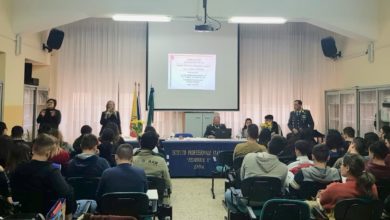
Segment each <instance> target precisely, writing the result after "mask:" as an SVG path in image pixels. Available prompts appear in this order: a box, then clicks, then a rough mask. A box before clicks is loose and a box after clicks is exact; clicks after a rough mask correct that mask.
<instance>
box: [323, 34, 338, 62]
mask: <svg viewBox="0 0 390 220" xmlns="http://www.w3.org/2000/svg"><path fill="white" fill-rule="evenodd" d="M321 47H322V52H323V53H324V56H326V57H329V58H331V59H334V60H337V58H339V57H341V51H337V47H336V41H335V39H334V38H333V37H326V38H323V39H321Z"/></svg>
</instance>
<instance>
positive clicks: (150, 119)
mask: <svg viewBox="0 0 390 220" xmlns="http://www.w3.org/2000/svg"><path fill="white" fill-rule="evenodd" d="M148 106H149V111H148V122H147V126H151V125H152V123H153V120H154V88H153V87H151V88H150V93H149V99H148Z"/></svg>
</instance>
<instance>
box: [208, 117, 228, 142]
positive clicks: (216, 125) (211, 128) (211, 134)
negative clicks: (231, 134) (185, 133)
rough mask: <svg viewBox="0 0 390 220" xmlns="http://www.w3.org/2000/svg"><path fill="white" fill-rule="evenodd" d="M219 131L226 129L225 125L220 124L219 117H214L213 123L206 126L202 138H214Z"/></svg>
mask: <svg viewBox="0 0 390 220" xmlns="http://www.w3.org/2000/svg"><path fill="white" fill-rule="evenodd" d="M219 129H226V126H225V124H221V117H219V115H215V116H214V118H213V123H212V124H210V125H208V126H207V128H206V132H205V133H204V137H207V138H215V133H216V131H217V130H219Z"/></svg>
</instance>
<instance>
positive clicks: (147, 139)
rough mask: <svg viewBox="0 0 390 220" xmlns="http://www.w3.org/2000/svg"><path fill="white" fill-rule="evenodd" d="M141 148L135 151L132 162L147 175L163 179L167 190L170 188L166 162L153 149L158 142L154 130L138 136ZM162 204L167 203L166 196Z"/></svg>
mask: <svg viewBox="0 0 390 220" xmlns="http://www.w3.org/2000/svg"><path fill="white" fill-rule="evenodd" d="M139 142H140V145H141V149H140V150H139V151H138V152H137V153H135V156H134V161H133V164H134V166H135V167H140V168H142V169H144V170H145V173H146V175H147V176H153V177H159V178H162V179H164V180H165V184H166V188H167V189H168V192H170V190H171V187H172V185H171V177H170V175H169V170H168V166H167V163H166V162H165V160H164V158H162V157H161V156H160V155H159V154H158V153H155V152H153V149H154V148H155V147H156V146H157V144H158V135H157V133H156V132H153V131H149V132H145V133H144V134H143V135H142V137H141V138H140V141H139ZM163 202H164V204H169V201H168V198H164V201H163Z"/></svg>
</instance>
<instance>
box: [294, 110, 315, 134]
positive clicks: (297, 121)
mask: <svg viewBox="0 0 390 220" xmlns="http://www.w3.org/2000/svg"><path fill="white" fill-rule="evenodd" d="M288 128H289V129H290V130H293V129H294V128H295V129H297V130H304V129H311V130H313V129H314V121H313V118H312V116H311V113H310V111H309V110H301V111H292V112H290V118H289V119H288Z"/></svg>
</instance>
